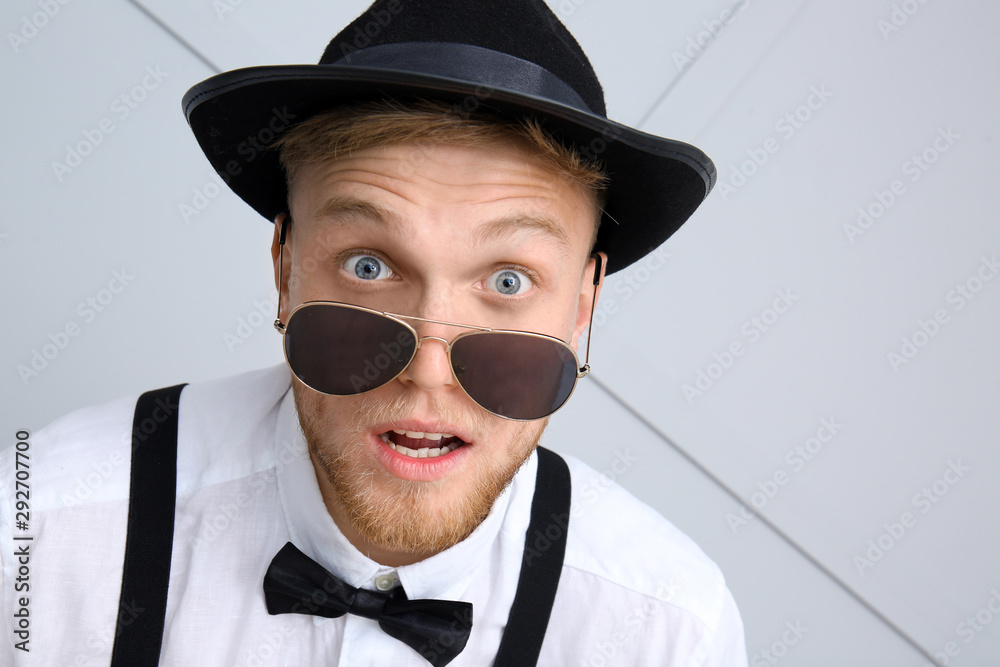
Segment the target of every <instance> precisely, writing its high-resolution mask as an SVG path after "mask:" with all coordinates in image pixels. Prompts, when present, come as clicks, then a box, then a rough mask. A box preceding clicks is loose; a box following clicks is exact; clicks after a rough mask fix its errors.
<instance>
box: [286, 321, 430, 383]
mask: <svg viewBox="0 0 1000 667" xmlns="http://www.w3.org/2000/svg"><path fill="white" fill-rule="evenodd" d="M416 344H417V342H416V340H415V339H414V337H413V333H412V332H411V331H410V330H409V329H407V328H406V327H405V326H403V325H402V324H400V323H399V322H397V321H395V320H391V319H389V318H388V317H384V316H382V315H378V314H376V313H369V312H367V311H364V310H356V309H354V308H346V307H344V306H337V305H331V304H312V305H308V306H304V307H302V308H300V309H299V310H297V311H295V313H294V315H292V317H291V318H290V319H289V321H288V325H287V327H286V329H285V357H286V358H287V359H288V365H289V367H290V368H291V369H292V372H293V373H295V375H296V376H297V377H298V378H299V379H300V380H301V381H302V382H303V383H305V384H306V385H308V386H310V387H312V388H313V389H315V390H317V391H321V392H323V393H324V394H336V395H338V396H349V395H351V394H360V393H362V392H365V391H369V390H370V389H375V388H376V387H379V386H381V385H383V384H385V383H386V382H388V381H389V380H391V379H392V378H394V377H396V375H398V374H399V372H400V371H401V370H403V368H404V367H405V366H406V364H407V363H408V362H409V361H410V359H411V358H413V352H414V350H415V349H416Z"/></svg>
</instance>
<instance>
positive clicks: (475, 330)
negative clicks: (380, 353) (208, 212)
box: [274, 214, 602, 421]
mask: <svg viewBox="0 0 1000 667" xmlns="http://www.w3.org/2000/svg"><path fill="white" fill-rule="evenodd" d="M290 222H291V216H289V215H287V214H286V216H285V219H284V220H283V221H282V223H281V231H280V233H279V237H278V288H279V289H278V312H277V316H276V317H275V320H274V328H275V329H276V330H277V331H278V333H280V334H281V335H282V337H284V335H285V332H286V331H287V325H286V324H284V323H283V322H282V321H281V285H282V280H283V277H282V271H283V269H284V250H285V233H286V231H287V225H288V224H289V223H290ZM592 257H593V258H595V259H596V260H597V264H596V267H595V269H594V296H593V298H592V299H591V303H590V322H589V324H588V325H587V347H586V357H585V359H584V363H583V365H582V366H581V365H580V357H579V356H578V355H577V353H576V350H574V349H573V347H572V346H571V345H570V344H569V343H568V342H566V341H564V340H562V339H561V338H556V337H555V336H550V335H548V334H543V333H537V332H534V331H521V330H519V329H493V328H490V327H482V326H477V325H474V324H461V323H458V322H445V321H443V320H432V319H428V318H426V317H417V316H415V315H401V314H399V313H390V312H388V311H384V310H375V309H374V308H366V307H364V306H357V305H354V304H352V303H344V302H342V301H325V300H314V301H305V302H303V303H301V304H299V305H298V306H296V307H295V308H294V309H293V310H292V312H291V313H289V314H288V321H289V323H290V322H291V321H292V318H293V317H294V316H295V313H297V312H299V311H300V310H302V309H303V308H306V307H308V306H316V305H328V306H340V307H343V308H350V309H352V310H360V311H362V312H367V313H372V314H373V315H381V316H382V317H385V318H388V319H390V320H393V321H395V322H398V323H399V324H400V325H402V326H403V327H405V328H406V329H408V330H409V331H410V332H411V333H412V334H413V338H414V340H416V345H415V346H414V348H413V354H412V355H411V356H410V359H409V361H407V362H406V365H405V366H403V368H401V369H400V370H399V372H397V373H396V374H395V375H393V376H392V377H391V378H389V379H388V380H386V381H385V382H383V383H382V384H380V385H378V386H377V387H372V388H371V389H366V390H365V391H359V392H354V393H350V394H330V393H327V392H325V391H322V390H320V389H317V388H316V387H313V386H312V385H310V384H309V383H307V382H305V381H304V380H302V378H300V377H299V376H298V374H297V373H295V370H294V369H293V368H292V364H291V363H290V362H289V361H288V350H287V349H286V346H285V344H284V342H282V345H281V350H282V353H283V354H284V356H285V364H286V365H287V366H288V368H289V370H291V371H292V373H293V374H294V375H295V377H296V378H298V380H299V382H302V384H304V385H305V386H307V387H309V388H310V389H312V390H313V391H316V392H319V393H321V394H325V395H327V396H357V395H360V394H366V393H368V392H369V391H375V390H376V389H378V388H379V387H383V386H385V385H387V384H389V383H390V382H392V381H393V380H395V379H396V378H398V377H399V376H400V375H402V374H403V373H404V372H405V371H406V369H407V368H409V367H410V364H412V363H413V360H414V359H416V358H417V352H418V351H419V350H420V346H421V344H423V342H424V341H425V340H437V341H440V342H442V343H444V345H445V350H446V352H447V354H448V365H449V367H450V368H451V373H452V376H453V377H454V378H455V381H456V382H457V383H458V386H459V387H461V388H462V393H464V394H465V395H466V396H468V397H469V400H471V401H472V402H473V403H475V404H476V405H478V406H479V407H481V408H482V409H483V410H486V411H487V412H489V413H490V414H494V415H496V416H497V417H502V418H503V419H509V420H510V421H536V420H538V419H544V418H546V417H549V416H551V415H553V414H555V413H556V412H557V411H558V410H560V409H562V407H563V406H564V405H566V404H567V403H568V402H569V399H570V398H571V397H572V396H573V392H575V391H576V385H577V384H578V382H577V381H578V380H580V378H583V377H586V376H587V374H588V373H590V338H591V336H590V332H591V329H592V328H593V325H594V308H595V307H596V305H597V287H598V285H600V282H601V265H602V259H601V256H600V255H599V254H597V253H594V254H593V255H592ZM404 320H413V321H415V322H424V323H427V324H440V325H443V326H449V327H459V328H462V329H472V331H467V332H466V333H461V334H458V335H457V336H455V337H454V338H452V339H451V340H450V341H449V340H447V339H445V338H441V337H440V336H421V335H420V334H419V333H418V332H417V330H416V329H414V328H413V327H412V326H410V325H409V324H408V323H407V322H405V321H404ZM484 333H504V334H516V335H520V336H530V337H534V338H542V339H545V340H550V341H553V342H555V343H558V344H560V345H562V346H563V347H565V348H566V349H567V350H569V352H570V354H572V355H573V360H574V362H575V364H574V365H575V366H576V368H577V371H576V380H575V381H574V382H573V388H572V389H570V392H569V394H568V395H567V396H566V398H565V400H563V402H562V403H561V404H560V405H559V407H558V408H556V409H555V410H553V411H552V412H550V413H548V414H547V415H543V416H541V417H533V418H531V419H519V418H517V417H508V416H507V415H502V414H499V413H497V412H493V411H492V410H490V409H489V408H487V407H485V406H483V405H482V404H481V403H480V402H479V401H477V400H476V399H475V398H473V397H472V396H471V395H470V394H469V392H468V391H467V390H466V388H465V385H463V384H462V380H461V379H460V378H459V377H458V375H457V374H456V373H455V365H454V363H453V361H452V358H451V350H452V347H453V346H454V345H455V343H456V342H458V341H459V340H461V339H462V338H466V337H468V336H476V335H479V334H484Z"/></svg>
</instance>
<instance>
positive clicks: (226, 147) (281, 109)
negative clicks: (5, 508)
mask: <svg viewBox="0 0 1000 667" xmlns="http://www.w3.org/2000/svg"><path fill="white" fill-rule="evenodd" d="M387 98H391V99H394V100H399V101H406V100H411V99H416V98H428V99H436V100H443V101H445V102H448V103H454V104H456V105H457V107H456V110H461V109H465V110H468V111H473V110H475V109H476V108H490V109H493V110H496V111H499V112H501V113H502V114H504V116H508V115H510V116H513V117H520V116H523V115H526V114H529V115H534V116H536V117H538V118H540V119H542V120H543V121H544V127H545V128H546V129H547V130H548V131H549V132H552V133H553V134H554V135H555V136H557V137H559V138H560V139H561V140H562V141H564V142H566V143H569V144H572V145H575V146H578V147H581V148H583V150H584V154H585V155H591V156H594V157H596V158H597V159H598V160H600V161H601V162H602V163H603V164H604V166H605V168H606V171H607V173H608V176H609V177H610V182H611V185H610V187H609V188H608V197H607V203H606V204H605V211H606V215H605V216H604V220H603V221H602V223H601V229H600V232H599V233H598V238H597V244H596V246H595V250H600V251H603V252H605V253H607V255H608V268H607V271H608V273H613V272H615V271H618V270H621V269H623V268H625V267H627V266H628V265H630V264H632V263H633V262H635V261H637V260H639V259H641V258H642V257H643V256H645V255H646V254H648V253H649V252H651V251H653V250H654V249H656V248H657V247H658V246H659V245H660V244H662V243H663V242H664V241H665V240H666V239H667V238H668V237H669V236H670V235H671V234H673V233H674V232H675V231H677V229H678V228H679V227H680V226H681V225H682V224H683V223H684V222H685V221H686V220H687V219H688V218H689V217H690V215H691V214H692V213H693V212H694V210H695V209H696V208H697V207H698V206H699V204H701V202H702V201H703V200H704V199H705V197H706V196H707V195H708V193H709V191H710V190H711V189H712V186H713V185H714V183H715V177H716V170H715V165H714V164H713V163H712V161H711V160H710V159H709V158H708V156H706V155H705V154H704V153H703V152H702V151H700V150H698V149H697V148H695V147H694V146H691V145H689V144H686V143H683V142H679V141H673V140H671V139H664V138H661V137H657V136H654V135H651V134H646V133H645V132H640V131H638V130H634V129H632V128H629V127H627V126H625V125H622V124H620V123H616V122H614V121H611V120H608V119H606V118H604V117H602V116H598V115H596V114H590V113H586V112H584V111H581V110H578V109H575V108H573V107H569V106H566V105H563V104H559V103H555V102H552V101H550V100H547V99H544V98H539V97H534V96H531V95H527V94H524V93H520V92H514V91H509V90H503V89H498V88H485V87H483V86H480V85H478V84H476V83H472V82H468V81H462V80H456V79H449V78H445V77H440V76H431V75H426V74H419V73H414V72H405V71H396V70H385V69H375V68H363V67H353V66H339V65H277V66H265V67H250V68H245V69H239V70H234V71H231V72H224V73H222V74H218V75H216V76H213V77H211V78H209V79H206V80H205V81H203V82H201V83H199V84H197V85H196V86H194V87H193V88H191V89H190V90H189V91H188V92H187V94H186V95H185V96H184V100H183V103H182V104H183V109H184V114H185V116H186V118H187V120H188V123H189V124H190V126H191V129H192V131H193V132H194V134H195V137H196V138H197V140H198V143H199V145H200V146H201V149H202V151H204V153H205V155H206V157H208V159H209V162H210V163H211V164H212V167H213V168H214V169H215V170H216V172H218V174H219V175H220V176H221V177H222V179H223V180H224V181H225V182H226V183H227V184H228V185H229V187H230V188H231V189H232V190H233V192H235V193H236V194H237V195H238V196H239V197H240V198H241V199H243V201H245V202H246V203H248V204H249V205H250V206H251V207H253V209H254V210H256V211H257V212H258V213H260V214H261V215H262V216H264V217H265V218H267V219H268V220H271V221H273V220H274V219H275V217H276V216H277V215H278V214H279V213H282V212H284V211H286V210H287V207H288V204H287V195H288V193H287V189H286V185H285V176H284V173H283V171H282V169H281V166H280V163H279V161H278V155H277V152H276V151H273V150H267V146H268V145H270V144H271V143H273V142H274V140H276V139H277V138H278V137H280V136H281V135H282V134H284V133H285V132H287V131H288V130H289V129H291V127H293V126H294V125H295V124H297V123H300V122H302V121H304V120H306V119H308V118H310V117H312V116H314V115H316V114H319V113H322V112H324V111H327V110H329V109H332V108H334V107H337V106H341V105H344V104H349V103H354V102H359V101H365V100H374V99H387Z"/></svg>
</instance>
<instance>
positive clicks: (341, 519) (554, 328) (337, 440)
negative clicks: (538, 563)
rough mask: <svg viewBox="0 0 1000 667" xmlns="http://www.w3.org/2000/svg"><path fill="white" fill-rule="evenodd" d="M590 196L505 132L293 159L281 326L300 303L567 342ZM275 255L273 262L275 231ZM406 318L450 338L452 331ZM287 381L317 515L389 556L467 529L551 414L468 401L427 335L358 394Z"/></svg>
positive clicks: (581, 313) (581, 309) (586, 309)
mask: <svg viewBox="0 0 1000 667" xmlns="http://www.w3.org/2000/svg"><path fill="white" fill-rule="evenodd" d="M593 206H594V205H593V203H592V202H591V200H590V199H589V198H588V197H587V195H586V194H585V192H584V190H583V189H582V188H581V187H580V186H577V185H574V184H571V183H570V182H568V181H567V180H565V179H564V178H562V177H559V176H557V175H555V174H553V173H552V172H550V171H549V170H548V169H546V167H545V166H544V164H543V163H542V162H541V161H540V160H539V159H538V158H536V157H535V156H534V155H533V154H532V153H531V152H529V150H528V149H527V148H525V147H522V146H520V145H518V144H516V143H515V142H510V143H507V144H503V145H495V146H489V147H460V146H448V145H440V144H434V145H419V146H417V145H397V146H390V147H383V148H377V149H367V150H363V151H358V152H355V153H353V154H352V155H351V156H349V157H345V158H341V159H338V160H336V161H332V162H329V163H326V164H321V165H313V166H308V167H304V168H302V170H301V171H300V172H299V173H298V174H297V175H296V177H295V180H294V182H293V184H292V187H291V189H290V207H291V214H292V219H293V220H294V223H293V225H292V226H291V228H290V231H289V235H288V241H287V243H286V246H285V252H284V257H285V260H284V261H285V268H284V276H285V285H284V289H285V290H287V291H284V292H283V294H282V303H283V304H284V305H283V310H282V313H281V319H282V321H285V322H287V321H288V314H289V313H290V312H291V310H292V309H293V308H294V307H295V306H296V305H298V304H300V303H302V302H304V301H310V300H326V301H340V302H346V303H350V304H355V305H359V306H364V307H367V308H372V309H375V310H379V311H388V312H393V313H399V314H402V315H412V316H417V317H422V318H427V319H433V320H440V321H447V322H458V323H464V324H471V325H477V326H486V327H493V328H503V329H518V330H524V331H533V332H538V333H544V334H549V335H551V336H555V337H557V338H560V339H563V340H567V341H569V342H570V343H571V344H572V345H573V346H574V347H575V346H576V344H577V341H578V339H579V337H580V335H581V334H582V333H583V331H584V329H585V328H586V325H587V321H588V317H589V314H590V308H591V298H592V295H593V289H594V288H593V285H592V280H591V278H592V276H593V260H589V258H588V251H589V244H590V240H591V235H592V232H593V220H594V208H593ZM276 231H277V230H276ZM272 250H273V252H274V254H275V259H277V244H276V242H275V246H274V248H273V249H272ZM276 264H277V262H276ZM275 268H276V273H277V266H276V267H275ZM410 323H411V324H412V325H413V326H414V328H415V329H416V330H417V332H418V334H419V336H421V337H424V336H435V337H439V338H443V339H445V340H448V341H450V340H452V339H453V338H454V337H455V336H456V335H458V334H460V333H463V332H464V331H466V330H465V329H461V328H456V327H449V326H443V325H438V324H429V323H421V322H410ZM293 390H294V394H295V399H296V405H297V407H298V412H299V419H300V422H301V425H302V429H303V432H304V433H305V436H306V440H307V442H308V445H309V450H310V455H311V457H312V461H313V464H314V466H315V467H316V470H317V478H318V480H319V484H320V488H321V490H322V492H323V496H324V500H325V502H326V505H327V507H328V509H329V511H330V513H331V515H332V516H333V518H334V520H335V521H336V523H337V524H338V526H339V527H340V529H341V530H342V531H343V532H344V533H345V535H346V536H347V537H348V539H350V540H351V541H352V543H354V544H355V546H358V547H359V548H360V549H362V551H366V552H367V553H369V555H371V556H372V557H373V558H375V559H376V560H379V561H380V562H383V563H385V564H389V565H395V564H403V563H406V562H413V561H415V560H419V559H421V558H423V557H427V556H429V555H432V554H434V553H437V552H439V551H442V550H443V549H446V548H448V547H449V546H451V545H453V544H455V543H457V542H459V541H461V540H463V539H464V538H465V537H467V536H468V534H469V533H470V532H472V530H473V529H474V528H475V527H476V526H477V525H479V523H480V522H481V521H482V520H483V519H484V518H485V516H486V514H487V513H488V512H489V510H490V508H491V507H492V505H493V502H494V501H495V500H496V498H497V496H498V495H499V494H500V493H501V492H502V491H503V489H504V488H505V487H506V485H507V484H508V483H509V481H510V479H511V478H512V477H513V475H514V473H515V472H516V471H517V469H518V468H519V467H520V466H521V464H522V463H523V462H524V460H525V459H526V458H527V457H528V456H529V455H530V453H531V452H532V450H533V449H534V447H535V445H536V444H537V441H538V438H539V436H540V435H541V433H542V430H543V429H544V427H545V424H546V421H547V420H536V421H531V422H515V421H510V420H506V419H503V418H500V417H497V416H495V415H493V414H490V413H488V412H487V411H485V410H484V409H483V408H481V407H480V406H478V405H477V404H476V403H474V402H473V401H472V400H471V399H470V398H469V397H468V396H466V394H465V393H464V392H463V390H462V388H461V387H460V386H459V385H458V383H457V381H456V379H455V377H454V375H453V374H452V370H451V366H450V364H449V362H448V356H447V350H446V346H445V344H444V343H442V342H441V341H439V340H424V341H423V343H422V344H421V346H420V348H419V350H418V351H417V354H416V356H415V358H414V359H413V361H412V362H411V364H410V365H409V367H408V368H407V369H406V370H405V371H404V372H403V373H402V374H401V375H400V376H398V377H397V378H396V379H394V380H393V381H391V382H389V383H388V384H386V385H383V386H381V387H379V388H377V389H375V390H373V391H370V392H368V393H365V394H360V395H357V396H346V397H344V396H327V395H324V394H321V393H318V392H316V391H313V390H312V389H309V388H307V387H305V386H304V385H302V384H301V383H300V382H299V381H298V380H297V379H296V380H293ZM441 434H443V435H441ZM425 448H426V449H427V452H420V450H421V449H425ZM434 449H437V450H438V451H437V452H432V451H431V450H434ZM407 452H408V453H407ZM421 454H429V455H427V456H421ZM434 454H437V456H435V455H434Z"/></svg>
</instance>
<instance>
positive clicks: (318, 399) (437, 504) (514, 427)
mask: <svg viewBox="0 0 1000 667" xmlns="http://www.w3.org/2000/svg"><path fill="white" fill-rule="evenodd" d="M292 391H293V394H294V397H295V405H296V408H297V410H298V414H299V424H300V425H301V427H302V432H303V434H304V436H305V439H306V443H307V445H308V448H309V456H310V459H311V460H312V462H313V467H314V468H315V469H316V474H317V476H319V475H322V476H323V479H322V480H320V485H321V487H322V486H323V481H324V480H325V481H326V482H327V485H328V488H329V489H330V491H332V494H333V500H334V502H335V503H336V505H338V506H339V507H338V508H337V509H340V510H341V512H342V516H343V517H344V518H345V519H346V520H347V521H349V522H350V524H351V526H352V527H353V529H354V530H355V531H357V533H358V534H359V535H360V536H361V537H362V538H363V539H365V540H366V541H368V542H369V543H371V544H374V545H377V546H379V547H381V548H382V549H386V550H391V551H396V552H404V553H409V554H421V555H424V556H425V557H426V556H430V555H433V554H436V553H439V552H441V551H444V550H445V549H447V548H449V547H451V546H454V545H455V544H458V543H459V542H461V541H462V540H464V539H465V538H467V537H468V536H469V535H470V534H471V533H472V531H474V530H475V529H476V527H477V526H479V524H480V523H482V522H483V520H484V519H485V518H486V516H487V515H488V514H489V512H490V510H491V509H492V507H493V504H494V503H495V502H496V500H497V498H498V497H499V496H500V494H501V493H503V491H504V490H505V489H506V488H507V487H508V486H509V485H510V483H511V481H512V480H513V478H514V475H515V474H516V473H517V471H518V470H519V469H520V468H521V466H522V465H524V463H525V461H527V459H528V457H529V456H530V455H531V453H532V452H533V451H534V449H535V447H536V446H537V445H538V441H539V438H541V435H542V432H543V431H544V429H545V426H546V425H547V424H548V418H545V419H540V420H536V421H533V422H512V421H508V420H503V419H501V418H500V417H496V416H494V415H491V414H489V413H487V412H486V411H485V410H483V409H482V408H480V407H479V406H474V405H473V406H471V407H470V408H469V409H462V410H457V409H455V408H450V407H446V406H443V405H435V406H434V414H435V415H437V416H438V417H440V418H441V419H443V420H444V421H447V422H450V423H457V424H463V425H465V426H467V427H468V429H469V432H471V433H475V434H477V436H478V437H480V438H483V439H481V440H478V441H477V442H475V443H472V444H468V445H462V446H463V447H477V448H481V449H482V450H483V451H480V452H477V454H479V455H478V456H475V457H470V462H471V463H472V465H471V466H469V467H468V469H466V470H464V471H463V475H462V478H461V479H453V478H445V479H442V480H435V481H432V482H421V481H413V480H407V479H400V478H398V477H395V476H394V475H392V474H391V473H389V472H388V471H386V470H384V469H382V468H381V466H379V465H378V463H377V462H376V461H375V460H373V459H372V458H371V457H370V455H369V452H368V449H367V447H366V446H365V445H363V444H362V442H363V440H364V438H365V437H366V436H367V433H368V432H369V430H370V428H369V427H370V425H371V424H376V423H383V422H385V421H391V420H392V419H393V418H399V417H401V416H403V415H408V414H412V413H413V412H414V407H415V404H416V403H415V399H414V397H413V396H412V395H409V394H407V393H400V394H399V395H397V396H396V397H395V398H388V399H387V398H384V397H382V396H381V394H382V392H381V391H374V392H370V393H368V394H362V395H358V396H353V397H348V398H345V397H328V396H323V395H321V394H319V393H317V392H315V391H313V390H311V389H309V388H308V387H306V386H305V385H303V384H301V383H300V382H298V381H297V380H295V381H293V382H292ZM337 402H340V403H341V405H342V406H343V408H345V409H337V408H338V407H340V406H337ZM498 422H502V423H503V424H504V425H505V426H506V427H505V428H499V429H498V428H497V423H498ZM497 431H500V432H501V433H509V435H502V436H501V437H496V438H491V437H489V436H488V434H491V433H495V432H497ZM484 436H485V437H484ZM487 448H490V449H491V450H492V451H485V450H486V449H487ZM324 495H325V494H324ZM329 502H330V499H327V503H328V509H331V514H335V512H334V511H333V508H329ZM336 518H337V517H336V516H335V515H334V519H335V520H336ZM341 528H342V530H343V527H341Z"/></svg>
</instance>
